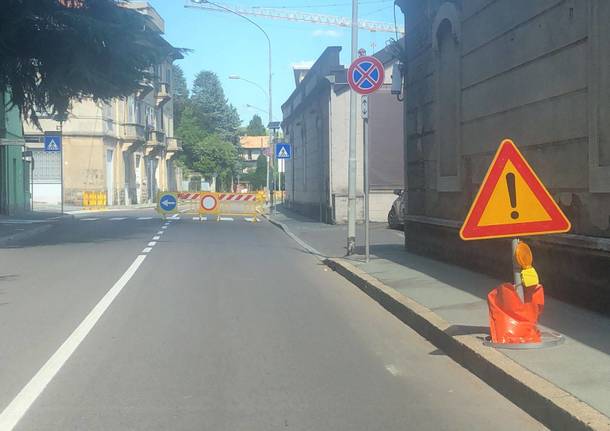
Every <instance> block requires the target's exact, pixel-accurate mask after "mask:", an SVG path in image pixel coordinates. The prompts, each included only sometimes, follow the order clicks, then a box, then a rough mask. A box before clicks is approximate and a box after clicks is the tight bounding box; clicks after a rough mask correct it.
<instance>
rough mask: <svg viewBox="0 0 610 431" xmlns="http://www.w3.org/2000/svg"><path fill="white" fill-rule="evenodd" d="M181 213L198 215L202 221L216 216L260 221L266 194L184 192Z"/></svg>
mask: <svg viewBox="0 0 610 431" xmlns="http://www.w3.org/2000/svg"><path fill="white" fill-rule="evenodd" d="M177 196H178V206H179V212H180V213H182V214H197V215H199V217H200V219H203V217H204V216H205V217H207V216H215V217H216V219H217V220H220V219H221V217H222V216H237V217H245V218H249V219H251V220H250V221H252V222H253V223H256V222H257V221H258V216H259V215H260V214H262V213H263V212H264V211H265V194H264V193H216V192H182V193H178V194H177Z"/></svg>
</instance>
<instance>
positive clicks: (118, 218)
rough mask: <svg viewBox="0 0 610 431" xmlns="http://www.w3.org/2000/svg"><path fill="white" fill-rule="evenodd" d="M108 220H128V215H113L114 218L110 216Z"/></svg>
mask: <svg viewBox="0 0 610 431" xmlns="http://www.w3.org/2000/svg"><path fill="white" fill-rule="evenodd" d="M108 220H110V221H121V220H127V217H112V218H109V219H108Z"/></svg>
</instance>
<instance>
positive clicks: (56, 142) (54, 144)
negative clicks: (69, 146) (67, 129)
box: [44, 135, 61, 152]
mask: <svg viewBox="0 0 610 431" xmlns="http://www.w3.org/2000/svg"><path fill="white" fill-rule="evenodd" d="M44 150H45V151H50V152H56V151H61V135H45V137H44Z"/></svg>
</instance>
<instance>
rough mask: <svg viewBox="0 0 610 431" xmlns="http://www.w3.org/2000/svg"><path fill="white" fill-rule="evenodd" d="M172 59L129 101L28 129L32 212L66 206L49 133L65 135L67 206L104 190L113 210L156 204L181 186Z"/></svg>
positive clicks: (90, 104)
mask: <svg viewBox="0 0 610 431" xmlns="http://www.w3.org/2000/svg"><path fill="white" fill-rule="evenodd" d="M125 7H131V8H134V9H136V10H138V11H139V12H140V13H143V14H146V15H147V16H149V17H150V18H151V23H152V25H154V28H155V30H156V31H158V32H160V33H163V32H164V22H163V19H162V18H161V17H160V16H159V15H158V14H157V12H156V11H155V10H154V9H153V8H152V7H151V6H150V5H149V4H148V3H146V2H131V3H127V4H126V5H125ZM178 58H181V56H180V54H179V53H178V52H177V51H176V50H174V54H173V55H171V56H170V57H168V58H167V60H166V61H165V62H163V63H162V64H159V65H156V66H155V67H154V68H152V70H150V72H151V76H152V79H151V80H150V81H149V82H144V83H143V86H142V89H141V90H140V91H138V92H137V93H135V94H133V95H131V96H129V97H127V98H125V99H113V100H112V101H110V102H109V103H96V102H94V101H92V100H84V101H82V102H77V103H75V104H74V105H73V107H72V110H71V112H70V115H69V117H68V119H67V121H65V122H63V123H62V124H60V123H58V122H57V121H54V120H51V119H45V118H43V119H41V121H40V122H41V126H42V129H43V130H42V131H41V130H39V129H38V128H36V127H34V126H33V125H29V124H26V125H25V133H26V136H25V138H26V141H27V147H28V149H30V150H31V151H32V152H33V158H34V171H33V201H34V206H35V207H36V205H37V204H38V205H39V206H40V205H55V204H57V203H58V202H59V201H60V200H61V194H60V190H61V178H60V169H59V168H60V167H61V163H60V155H59V154H58V153H47V152H45V151H44V145H43V136H44V132H45V131H58V130H60V129H61V132H62V134H63V153H64V154H63V158H64V167H63V168H64V201H65V202H66V203H68V204H72V205H81V204H82V196H83V192H86V191H92V192H106V195H107V202H108V205H131V204H140V203H145V202H152V201H153V200H154V199H155V196H156V194H157V192H158V191H166V190H170V191H175V190H178V189H179V188H180V186H181V184H182V181H181V179H182V178H181V174H180V170H179V169H178V168H177V167H176V166H175V164H174V161H173V158H174V156H175V155H176V154H177V153H178V152H180V151H181V150H182V148H181V143H180V141H179V140H178V139H177V138H176V137H175V134H174V120H173V119H174V115H173V101H172V88H171V82H172V67H171V65H172V62H173V61H174V60H176V59H178Z"/></svg>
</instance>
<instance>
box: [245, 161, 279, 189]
mask: <svg viewBox="0 0 610 431" xmlns="http://www.w3.org/2000/svg"><path fill="white" fill-rule="evenodd" d="M271 175H273V171H271ZM271 178H273V177H271ZM244 179H245V180H246V181H249V182H250V184H251V185H252V188H254V189H255V190H262V189H264V188H265V187H266V186H267V157H265V156H263V155H262V154H261V155H260V156H258V159H256V170H255V171H254V172H252V173H249V174H247V175H246V176H245V177H244Z"/></svg>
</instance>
